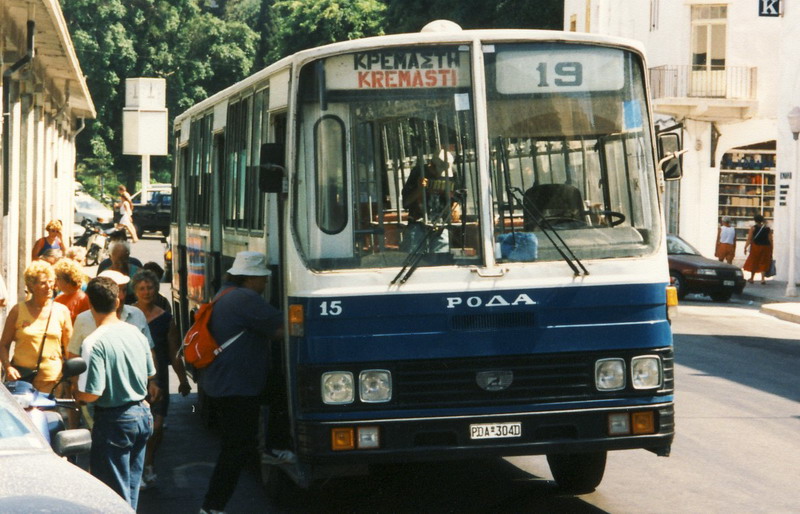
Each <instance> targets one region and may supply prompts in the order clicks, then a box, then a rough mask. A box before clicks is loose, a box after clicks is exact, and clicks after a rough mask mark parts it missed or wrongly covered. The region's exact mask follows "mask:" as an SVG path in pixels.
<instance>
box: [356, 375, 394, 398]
mask: <svg viewBox="0 0 800 514" xmlns="http://www.w3.org/2000/svg"><path fill="white" fill-rule="evenodd" d="M358 381H359V383H360V385H361V387H360V391H359V392H360V393H361V401H362V402H364V403H379V402H388V401H389V400H391V399H392V374H391V373H390V372H388V371H386V370H385V369H368V370H364V371H362V372H361V373H360V374H359V377H358Z"/></svg>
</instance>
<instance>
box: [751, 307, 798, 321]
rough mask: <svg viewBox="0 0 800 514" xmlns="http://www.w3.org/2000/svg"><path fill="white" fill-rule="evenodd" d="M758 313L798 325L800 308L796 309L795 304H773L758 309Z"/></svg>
mask: <svg viewBox="0 0 800 514" xmlns="http://www.w3.org/2000/svg"><path fill="white" fill-rule="evenodd" d="M792 311H794V312H792ZM759 312H763V313H764V314H769V315H770V316H774V317H776V318H778V319H782V320H784V321H790V322H792V323H800V307H798V306H797V304H781V303H777V304H775V303H773V304H767V305H762V306H761V308H760V309H759Z"/></svg>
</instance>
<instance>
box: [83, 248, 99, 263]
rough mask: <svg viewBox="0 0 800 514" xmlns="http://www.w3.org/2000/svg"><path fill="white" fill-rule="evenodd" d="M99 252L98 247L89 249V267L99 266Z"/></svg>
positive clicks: (87, 256) (87, 254)
mask: <svg viewBox="0 0 800 514" xmlns="http://www.w3.org/2000/svg"><path fill="white" fill-rule="evenodd" d="M99 250H100V249H99V248H98V247H97V245H92V247H91V248H89V251H88V252H86V265H87V266H94V265H96V264H97V253H98V252H99Z"/></svg>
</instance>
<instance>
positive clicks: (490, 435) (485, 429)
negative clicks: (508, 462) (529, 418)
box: [469, 421, 522, 439]
mask: <svg viewBox="0 0 800 514" xmlns="http://www.w3.org/2000/svg"><path fill="white" fill-rule="evenodd" d="M521 436H522V422H520V421H513V422H510V423H478V424H475V425H470V426H469V438H470V439H499V438H501V437H521Z"/></svg>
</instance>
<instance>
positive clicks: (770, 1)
mask: <svg viewBox="0 0 800 514" xmlns="http://www.w3.org/2000/svg"><path fill="white" fill-rule="evenodd" d="M758 15H759V16H780V15H781V0H759V2H758Z"/></svg>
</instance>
